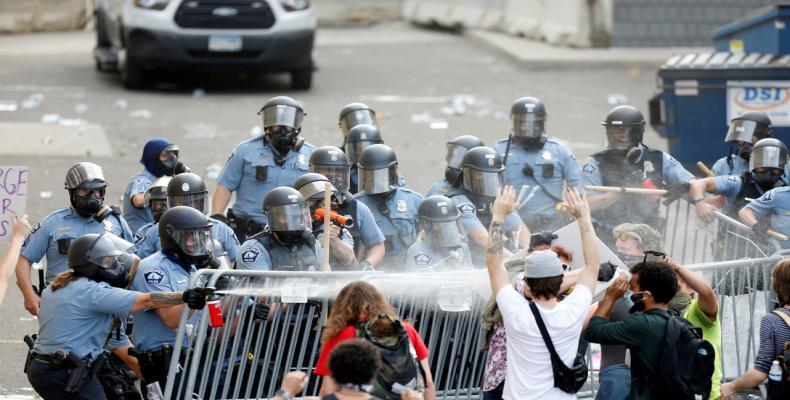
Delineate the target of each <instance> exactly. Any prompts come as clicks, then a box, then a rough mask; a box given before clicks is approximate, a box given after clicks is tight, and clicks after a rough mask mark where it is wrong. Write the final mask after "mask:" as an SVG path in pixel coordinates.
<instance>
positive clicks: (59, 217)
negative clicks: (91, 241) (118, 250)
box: [21, 207, 132, 282]
mask: <svg viewBox="0 0 790 400" xmlns="http://www.w3.org/2000/svg"><path fill="white" fill-rule="evenodd" d="M104 232H108V233H112V234H114V235H117V236H119V237H121V238H123V239H126V240H132V232H131V230H130V229H129V225H127V224H126V221H124V219H123V217H121V216H120V215H116V214H114V213H112V214H111V215H109V216H107V218H105V219H104V220H103V221H102V222H99V221H96V220H95V219H93V218H92V217H91V218H90V219H83V218H82V217H81V216H80V215H79V214H78V213H77V212H76V211H75V210H74V209H73V208H71V207H64V208H60V209H57V210H55V211H53V212H52V214H49V215H48V216H46V217H44V219H43V220H41V222H39V223H38V225H36V226H35V227H34V228H33V230H31V231H30V234H28V236H27V238H26V239H25V242H24V243H23V244H22V252H21V255H22V256H23V257H25V258H27V259H28V260H30V261H31V262H39V261H41V259H42V258H43V257H44V256H46V257H47V273H46V281H47V282H50V281H52V279H54V278H55V276H56V275H57V274H59V273H61V272H63V271H66V270H68V269H69V268H68V249H69V245H70V244H71V242H72V241H73V240H74V239H76V238H78V237H80V236H82V235H85V234H87V233H104Z"/></svg>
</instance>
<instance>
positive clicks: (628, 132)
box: [606, 125, 643, 150]
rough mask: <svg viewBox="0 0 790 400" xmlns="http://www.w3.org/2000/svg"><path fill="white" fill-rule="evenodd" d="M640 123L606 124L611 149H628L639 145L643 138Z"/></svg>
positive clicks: (607, 138)
mask: <svg viewBox="0 0 790 400" xmlns="http://www.w3.org/2000/svg"><path fill="white" fill-rule="evenodd" d="M642 129H643V128H642V127H641V126H639V125H606V140H607V142H608V145H609V146H608V147H609V149H610V150H628V149H630V148H632V147H634V146H637V145H638V144H639V142H641V141H642V139H641V136H642V135H641V130H642Z"/></svg>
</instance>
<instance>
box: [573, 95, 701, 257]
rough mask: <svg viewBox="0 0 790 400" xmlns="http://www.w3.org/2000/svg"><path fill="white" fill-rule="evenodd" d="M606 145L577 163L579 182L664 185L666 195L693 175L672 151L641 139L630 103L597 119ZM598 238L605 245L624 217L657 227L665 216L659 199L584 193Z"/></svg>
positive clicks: (641, 123) (682, 188)
mask: <svg viewBox="0 0 790 400" xmlns="http://www.w3.org/2000/svg"><path fill="white" fill-rule="evenodd" d="M601 124H602V125H603V126H604V127H605V129H606V139H607V142H608V148H607V149H606V150H603V151H600V152H598V153H595V154H593V155H592V156H591V157H590V158H588V159H587V162H586V163H585V165H584V167H583V168H582V175H583V177H584V183H585V184H587V185H595V186H601V185H603V186H617V187H643V188H650V189H654V188H655V189H668V190H669V192H670V194H669V195H668V196H667V200H674V199H677V198H678V197H680V196H681V195H682V194H684V193H685V192H686V191H688V182H689V181H690V180H692V179H693V178H694V176H693V175H692V174H691V173H690V172H688V171H686V169H685V168H683V166H682V165H681V164H680V163H679V162H678V161H677V160H675V159H674V158H673V157H672V156H670V155H669V154H667V153H664V152H662V151H659V150H654V149H650V148H648V147H647V146H645V145H644V144H643V143H642V138H643V136H644V132H645V119H644V117H643V116H642V113H641V112H640V111H639V110H638V109H636V108H635V107H632V106H628V105H622V106H617V107H615V108H613V109H612V110H611V111H609V113H608V114H607V115H606V120H605V121H603V122H601ZM588 200H589V202H590V208H591V210H592V212H593V213H592V216H593V220H594V222H595V225H596V229H597V230H598V232H599V235H598V237H600V238H601V240H604V241H605V242H606V241H608V242H609V243H608V244H610V245H611V244H613V243H611V240H612V238H611V235H610V234H609V233H610V232H611V231H612V229H613V228H614V227H616V226H617V225H620V224H621V223H624V222H630V223H643V224H647V225H650V226H651V227H653V228H655V229H656V230H658V231H661V229H662V228H663V225H664V223H665V221H663V219H661V217H660V214H659V205H660V199H657V198H655V197H654V196H653V197H651V196H646V195H639V194H624V193H606V194H600V193H588Z"/></svg>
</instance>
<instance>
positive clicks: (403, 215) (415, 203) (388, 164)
mask: <svg viewBox="0 0 790 400" xmlns="http://www.w3.org/2000/svg"><path fill="white" fill-rule="evenodd" d="M357 165H358V167H359V193H357V195H356V196H355V197H354V198H355V199H357V200H359V201H360V202H362V203H365V205H366V206H368V208H370V211H371V212H372V213H373V218H374V220H375V221H376V225H378V226H379V228H380V229H381V232H382V233H384V237H385V238H386V240H385V242H384V245H385V247H386V251H385V253H384V259H383V260H382V262H381V266H383V267H384V268H386V269H389V270H399V271H402V270H403V269H404V265H403V264H404V260H405V257H406V251H407V250H408V249H409V246H411V245H412V243H414V241H415V240H417V208H418V207H419V205H420V202H421V201H422V195H420V194H419V193H417V192H415V191H413V190H411V189H408V188H406V187H403V186H399V183H398V181H399V176H398V158H397V156H396V155H395V152H394V151H393V150H392V149H391V148H390V147H389V146H387V145H384V144H374V145H370V146H368V147H366V148H365V150H363V151H362V154H360V156H359V162H358V163H357Z"/></svg>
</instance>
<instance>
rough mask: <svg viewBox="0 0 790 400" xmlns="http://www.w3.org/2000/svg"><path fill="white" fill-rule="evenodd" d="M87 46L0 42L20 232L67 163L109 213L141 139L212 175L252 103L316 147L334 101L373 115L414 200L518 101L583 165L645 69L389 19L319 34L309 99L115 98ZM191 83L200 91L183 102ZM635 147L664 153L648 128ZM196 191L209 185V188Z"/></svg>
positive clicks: (50, 201) (253, 82)
mask: <svg viewBox="0 0 790 400" xmlns="http://www.w3.org/2000/svg"><path fill="white" fill-rule="evenodd" d="M92 44H93V40H92V36H91V34H90V33H87V32H79V33H55V34H38V35H31V36H23V37H0V59H2V60H3V62H2V63H0V106H2V105H4V104H12V103H14V102H15V104H17V106H18V109H17V110H16V111H0V141H1V142H2V145H0V160H2V161H0V164H4V165H28V166H29V167H30V172H29V177H28V181H29V190H28V200H27V209H28V213H29V214H30V219H31V222H32V223H33V224H35V223H36V222H38V221H39V220H40V219H41V218H43V217H44V216H46V215H47V214H48V213H49V212H50V211H51V210H53V209H55V208H58V207H63V206H65V205H67V204H68V198H67V194H66V192H65V190H64V189H63V177H64V174H65V171H66V169H67V168H68V166H69V165H71V164H73V163H75V162H79V161H85V160H90V161H93V162H96V163H98V164H100V165H102V166H103V167H104V172H105V175H106V176H107V178H108V180H109V187H108V199H112V201H111V202H113V203H116V204H118V201H117V199H118V198H119V197H120V196H121V195H122V191H123V189H124V188H125V185H126V182H127V181H128V179H129V178H130V177H131V176H132V175H133V174H135V173H136V172H137V171H138V170H140V168H141V165H140V164H139V163H138V160H139V158H140V154H141V152H142V146H143V144H144V143H145V142H146V141H147V140H148V139H149V138H152V137H167V138H169V139H171V140H173V141H174V142H175V143H177V144H179V145H180V146H181V147H182V158H183V159H184V160H185V161H186V163H187V164H188V165H189V166H190V167H192V169H193V171H195V172H198V173H204V174H205V173H206V171H207V168H209V169H216V168H219V167H221V165H222V163H223V162H224V161H225V160H226V159H227V157H228V155H229V154H230V151H231V150H232V149H233V147H234V146H235V145H236V144H237V143H238V142H240V141H242V140H244V139H246V138H248V137H250V135H251V132H253V128H254V127H255V126H257V124H258V123H259V122H258V117H257V115H256V112H257V111H258V109H259V108H260V106H261V105H262V104H263V103H264V102H265V101H266V100H267V99H268V98H270V97H273V96H276V95H281V94H284V95H289V96H292V97H295V98H296V99H298V100H300V101H302V102H303V103H304V107H305V110H306V112H307V114H308V115H307V117H306V118H305V121H304V129H303V136H304V137H305V138H306V139H307V141H308V142H310V143H312V144H315V145H319V146H320V145H338V144H339V143H340V142H341V139H342V138H341V135H340V132H339V130H338V128H337V113H338V111H339V110H340V108H341V107H342V106H343V105H345V104H346V103H349V102H352V101H363V102H365V103H368V104H369V105H371V106H372V107H373V108H374V109H376V110H377V111H378V112H380V113H381V114H382V115H383V119H382V120H381V121H380V125H381V129H382V132H383V135H384V137H385V142H386V143H387V144H388V145H390V146H392V147H393V148H394V149H395V151H396V152H397V153H398V154H399V159H400V167H401V171H402V173H403V175H405V177H406V179H407V182H408V186H410V187H412V188H413V189H415V190H418V191H424V190H426V189H427V188H428V186H429V185H430V184H431V183H432V182H434V181H436V180H438V179H440V177H441V176H442V174H443V166H442V163H443V159H442V155H443V150H444V143H445V142H446V141H447V140H448V139H451V138H452V137H455V136H457V135H460V134H474V135H477V136H479V137H481V138H482V139H483V140H484V141H485V142H486V143H490V144H493V143H494V142H495V141H496V140H498V139H500V138H502V137H505V136H506V134H507V131H508V120H507V115H508V112H509V109H510V104H511V103H512V101H513V100H514V99H516V98H518V97H521V96H526V95H531V96H536V97H539V98H541V99H542V100H543V101H544V102H545V103H546V106H547V110H548V113H549V121H548V132H549V134H550V136H553V137H557V138H560V139H562V140H564V141H566V142H567V143H568V145H569V147H570V148H571V149H572V150H573V151H574V153H575V154H576V155H577V158H578V159H579V160H583V158H584V157H585V156H587V155H589V154H591V153H592V152H594V151H596V149H598V148H600V147H601V146H602V144H603V143H604V134H603V129H602V128H601V126H600V123H599V122H600V121H601V120H602V118H603V117H604V115H605V113H606V112H607V111H608V110H609V109H610V108H611V107H612V105H611V104H610V103H609V102H608V100H609V99H608V97H609V95H611V94H621V95H623V96H625V97H626V98H627V99H628V101H629V102H630V103H632V104H635V105H637V106H639V107H640V108H642V109H643V110H644V109H645V108H646V104H647V99H648V97H649V96H650V95H651V93H652V90H653V88H654V85H655V84H654V79H655V72H656V67H657V65H654V66H651V65H647V64H645V63H634V64H624V65H622V67H616V68H615V67H612V65H611V63H602V64H601V66H600V67H599V68H596V67H595V65H594V63H592V64H591V63H590V62H585V63H583V64H579V65H574V64H573V63H572V62H563V63H562V64H561V65H551V64H547V63H540V64H539V65H536V66H534V67H530V65H524V64H522V63H518V64H517V63H514V62H513V61H511V58H508V57H505V56H503V55H502V53H501V52H499V51H492V50H490V49H488V48H486V47H484V46H481V45H480V44H479V43H472V42H471V41H469V40H467V38H465V37H464V36H462V35H455V34H451V33H447V32H436V31H426V30H421V29H418V28H414V27H411V26H409V25H406V24H388V25H379V26H374V27H369V28H354V29H326V30H322V31H320V32H319V38H318V45H317V48H316V50H315V57H316V60H317V65H318V71H317V72H316V75H315V78H314V82H315V83H314V88H313V89H312V90H311V91H309V92H291V91H290V90H289V89H288V80H287V77H286V76H271V77H266V78H264V79H256V78H247V79H241V78H238V77H236V76H221V75H210V76H198V77H191V78H188V79H182V80H180V81H174V80H173V79H172V78H170V79H168V80H170V82H169V83H166V84H164V85H160V86H158V87H157V88H155V89H150V90H146V91H141V92H128V91H125V90H124V89H123V88H122V87H121V85H120V82H119V79H118V76H117V75H115V74H107V73H100V72H97V71H95V70H94V68H93V61H92V58H91V56H90V51H91V47H92ZM196 88H200V89H202V91H203V92H205V95H203V96H196V95H195V94H196V93H195V89H196ZM198 94H200V93H198ZM455 95H466V97H459V98H456V100H455V101H456V104H457V105H463V107H460V106H458V107H456V108H455V111H456V112H458V113H459V114H460V115H446V114H444V113H443V112H442V108H443V106H445V104H446V103H447V102H448V100H447V98H448V97H449V96H455ZM31 96H32V97H31ZM31 98H32V99H33V100H32V101H31V100H30V99H31ZM36 99H38V100H40V104H37V105H36ZM25 100H28V101H27V102H25ZM9 102H10V103H9ZM451 103H452V102H451ZM124 104H125V107H122V106H123V105H124ZM23 106H34V107H32V108H25V107H23ZM0 108H4V107H0ZM5 108H8V107H5ZM10 108H13V107H10ZM52 114H58V115H59V116H60V125H58V124H46V123H42V121H45V120H46V121H49V122H52V121H56V120H57V118H56V117H54V116H52ZM47 115H49V116H47ZM45 116H46V117H45ZM77 119H81V120H83V121H79V120H77ZM23 123H25V124H23ZM83 123H87V124H88V125H87V126H83V125H82V124H83ZM64 125H65V126H64ZM81 126H82V128H80V127H81ZM646 141H647V143H648V144H649V145H653V146H656V147H658V148H665V145H664V143H662V141H661V140H660V139H659V138H658V137H657V136H656V135H655V134H654V133H652V132H651V133H649V134H648V135H647V139H646ZM207 182H208V183H209V185H210V186H211V187H212V188H213V185H214V180H213V179H207ZM11 285H12V286H11V287H10V288H9V292H8V295H7V296H6V299H5V302H4V303H3V304H2V320H3V322H2V323H0V396H2V395H9V394H23V395H24V394H28V395H29V394H30V393H31V389H30V388H29V386H30V385H29V383H28V382H27V380H26V379H25V377H24V376H23V374H22V366H23V362H24V358H25V350H26V347H25V345H24V344H23V343H22V341H21V338H22V336H23V335H25V334H27V333H33V332H35V331H36V329H37V321H35V320H34V319H32V318H31V317H30V315H28V313H27V312H26V311H25V310H24V307H23V306H22V300H21V295H20V293H19V291H18V290H17V289H16V288H15V287H14V286H13V282H12V283H11Z"/></svg>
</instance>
